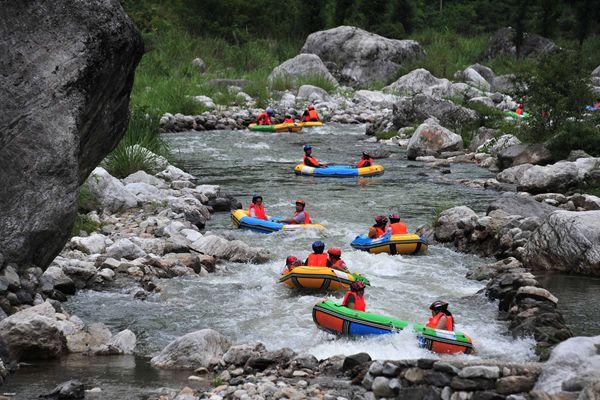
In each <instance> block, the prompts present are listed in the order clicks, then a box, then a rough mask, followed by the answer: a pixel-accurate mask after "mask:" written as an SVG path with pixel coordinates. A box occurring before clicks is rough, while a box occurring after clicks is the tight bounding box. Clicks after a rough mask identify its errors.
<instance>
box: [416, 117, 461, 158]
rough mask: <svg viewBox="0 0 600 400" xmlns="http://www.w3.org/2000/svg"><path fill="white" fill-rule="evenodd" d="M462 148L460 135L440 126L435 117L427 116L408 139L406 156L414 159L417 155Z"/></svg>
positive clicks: (434, 153) (435, 153) (436, 153)
mask: <svg viewBox="0 0 600 400" xmlns="http://www.w3.org/2000/svg"><path fill="white" fill-rule="evenodd" d="M462 149H463V141H462V137H461V136H460V135H457V134H456V133H454V132H452V131H450V130H449V129H446V128H444V127H443V126H441V125H440V124H439V122H438V120H437V119H435V118H429V119H427V120H426V121H425V122H423V123H422V124H421V125H419V127H418V128H417V129H416V130H415V132H414V133H413V135H412V137H411V138H410V141H409V142H408V149H407V152H406V156H407V157H408V159H409V160H414V159H416V158H417V157H419V156H429V155H438V154H440V153H441V152H445V151H457V150H462Z"/></svg>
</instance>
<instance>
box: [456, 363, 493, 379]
mask: <svg viewBox="0 0 600 400" xmlns="http://www.w3.org/2000/svg"><path fill="white" fill-rule="evenodd" d="M458 376H459V377H461V378H486V379H497V378H498V377H499V376H500V368H498V367H496V366H485V365H476V366H471V367H465V368H463V369H462V370H461V371H460V372H459V373H458Z"/></svg>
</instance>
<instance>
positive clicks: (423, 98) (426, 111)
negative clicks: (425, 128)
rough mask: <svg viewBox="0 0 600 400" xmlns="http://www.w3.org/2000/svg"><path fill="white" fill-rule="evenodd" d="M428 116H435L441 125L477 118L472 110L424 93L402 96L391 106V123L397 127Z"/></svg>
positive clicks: (475, 119)
mask: <svg viewBox="0 0 600 400" xmlns="http://www.w3.org/2000/svg"><path fill="white" fill-rule="evenodd" d="M430 117H435V118H437V119H438V121H439V123H440V124H441V125H443V126H462V125H465V124H470V123H473V122H475V121H477V120H478V118H479V117H478V115H477V112H476V111H474V110H471V109H469V108H465V107H463V106H459V105H456V104H454V103H453V102H452V101H450V100H444V99H439V98H435V97H432V96H428V95H425V94H418V95H416V96H414V97H403V98H402V99H400V100H399V101H398V102H396V103H395V104H394V107H393V123H394V127H395V128H397V129H399V128H403V127H405V126H414V125H415V124H420V123H422V122H423V121H425V120H426V119H428V118H430Z"/></svg>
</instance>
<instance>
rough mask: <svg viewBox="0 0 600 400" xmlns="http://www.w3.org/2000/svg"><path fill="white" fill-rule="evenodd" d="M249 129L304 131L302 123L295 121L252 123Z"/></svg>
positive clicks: (257, 130) (255, 130) (258, 130)
mask: <svg viewBox="0 0 600 400" xmlns="http://www.w3.org/2000/svg"><path fill="white" fill-rule="evenodd" d="M248 129H250V130H251V131H254V132H293V133H298V132H300V131H302V125H300V124H296V123H293V122H287V123H285V122H284V123H281V124H275V125H257V124H250V125H248Z"/></svg>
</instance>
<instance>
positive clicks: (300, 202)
mask: <svg viewBox="0 0 600 400" xmlns="http://www.w3.org/2000/svg"><path fill="white" fill-rule="evenodd" d="M296 204H300V205H301V206H302V207H306V203H305V202H304V200H302V199H298V200H296Z"/></svg>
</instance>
